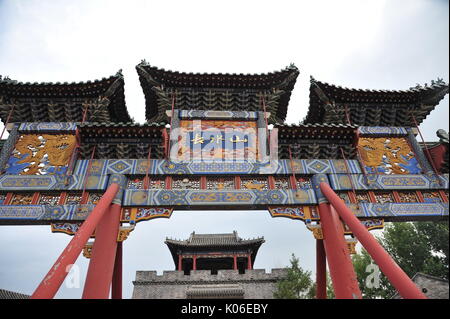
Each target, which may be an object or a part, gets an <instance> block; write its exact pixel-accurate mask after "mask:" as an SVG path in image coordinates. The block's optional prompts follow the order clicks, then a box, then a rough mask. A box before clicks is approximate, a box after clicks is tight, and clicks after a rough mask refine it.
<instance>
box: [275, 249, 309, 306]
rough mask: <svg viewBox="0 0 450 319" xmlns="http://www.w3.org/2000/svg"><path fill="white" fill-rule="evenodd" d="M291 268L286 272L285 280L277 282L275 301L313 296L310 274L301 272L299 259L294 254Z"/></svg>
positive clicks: (305, 271)
mask: <svg viewBox="0 0 450 319" xmlns="http://www.w3.org/2000/svg"><path fill="white" fill-rule="evenodd" d="M290 262H291V266H290V267H289V268H288V270H287V276H286V278H284V279H282V280H280V281H279V282H278V286H277V290H276V291H275V292H274V295H273V296H274V298H277V299H308V298H311V295H312V294H313V292H312V290H313V281H312V280H311V272H310V271H307V270H303V269H302V268H301V267H300V265H299V259H298V258H297V257H295V255H294V254H292V256H291V260H290Z"/></svg>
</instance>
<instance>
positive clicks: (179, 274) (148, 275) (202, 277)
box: [133, 268, 287, 285]
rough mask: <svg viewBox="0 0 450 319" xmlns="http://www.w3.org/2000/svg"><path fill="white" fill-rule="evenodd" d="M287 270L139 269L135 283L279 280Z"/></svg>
mask: <svg viewBox="0 0 450 319" xmlns="http://www.w3.org/2000/svg"><path fill="white" fill-rule="evenodd" d="M286 274H287V270H286V269H283V268H276V269H272V270H271V272H268V273H266V270H265V269H251V270H249V269H246V270H245V273H244V274H239V271H238V270H233V269H226V270H219V271H218V272H217V275H213V274H211V270H192V271H191V274H190V275H185V274H184V272H183V271H164V272H163V274H162V275H158V274H157V272H156V271H137V272H136V280H135V281H134V282H133V283H134V284H135V285H136V284H138V285H151V284H161V283H165V284H170V283H176V284H179V283H181V282H185V283H199V282H205V283H208V282H243V281H278V280H280V279H282V278H283V277H285V276H286Z"/></svg>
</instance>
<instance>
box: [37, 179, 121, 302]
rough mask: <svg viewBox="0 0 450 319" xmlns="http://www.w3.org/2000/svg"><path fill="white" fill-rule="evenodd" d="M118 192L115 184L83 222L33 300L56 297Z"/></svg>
mask: <svg viewBox="0 0 450 319" xmlns="http://www.w3.org/2000/svg"><path fill="white" fill-rule="evenodd" d="M118 190H119V185H118V184H115V183H114V184H111V185H110V186H109V187H108V189H107V190H106V192H105V194H104V195H103V196H102V198H101V199H100V201H99V202H98V204H97V206H95V208H94V209H93V211H92V212H91V214H90V215H89V217H88V218H87V219H86V220H85V221H84V222H83V224H82V225H81V227H80V228H79V229H78V231H77V232H76V234H75V236H74V237H73V238H72V240H71V241H70V243H69V244H68V245H67V247H66V248H65V249H64V251H63V252H62V253H61V255H60V256H59V258H58V259H57V260H56V262H55V264H54V265H53V266H52V268H50V271H49V272H48V273H47V275H46V276H45V277H44V279H43V280H42V282H41V283H40V285H39V286H38V287H37V289H36V290H35V291H34V293H33V295H32V296H31V299H51V298H53V297H54V296H55V294H56V293H57V292H58V289H59V287H60V286H61V284H62V283H63V281H64V279H65V278H66V276H67V273H68V272H69V269H68V267H71V266H72V265H73V264H74V263H75V261H76V260H77V258H78V256H79V255H80V253H81V251H82V250H83V248H84V245H86V242H87V241H88V240H89V237H90V236H91V235H92V233H93V232H94V229H95V227H96V226H97V224H98V223H99V221H100V220H101V219H102V217H103V215H104V214H105V212H106V210H107V209H108V207H109V206H110V203H111V202H112V200H113V199H114V197H115V196H116V194H117V192H118Z"/></svg>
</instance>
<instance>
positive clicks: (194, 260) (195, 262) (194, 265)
mask: <svg viewBox="0 0 450 319" xmlns="http://www.w3.org/2000/svg"><path fill="white" fill-rule="evenodd" d="M192 270H197V256H195V255H194V257H193V258H192Z"/></svg>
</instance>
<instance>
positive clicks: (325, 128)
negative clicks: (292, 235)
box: [0, 61, 449, 298]
mask: <svg viewBox="0 0 450 319" xmlns="http://www.w3.org/2000/svg"><path fill="white" fill-rule="evenodd" d="M136 69H137V72H138V74H139V79H140V82H141V86H142V89H143V91H144V94H145V99H146V101H145V104H146V120H147V121H146V122H145V123H144V124H138V123H136V122H133V120H132V119H131V118H130V116H129V114H128V111H127V108H126V105H125V97H124V80H123V75H122V74H121V72H118V73H117V74H116V75H114V76H111V77H109V78H104V79H102V80H98V81H93V82H90V81H89V82H83V83H62V84H61V83H21V82H17V81H13V80H10V79H8V78H6V79H1V78H0V116H1V119H2V121H3V122H4V123H5V126H6V129H7V130H8V132H9V136H8V138H7V139H6V140H4V141H2V144H1V147H2V148H1V153H0V170H1V172H0V173H1V174H0V224H2V225H24V224H26V225H42V224H49V225H51V230H52V231H53V232H64V233H67V234H70V235H74V237H73V239H72V240H71V242H70V243H69V245H68V246H67V248H66V249H65V250H64V251H63V252H62V253H61V255H60V257H59V259H58V260H57V261H56V263H55V265H54V266H53V267H52V268H51V269H50V271H49V272H48V274H47V275H46V276H45V277H44V279H43V280H42V282H41V284H40V285H39V287H37V289H36V291H35V293H34V294H33V296H32V297H33V298H52V297H53V296H54V295H55V294H56V292H57V290H58V288H59V286H60V284H61V283H62V282H63V280H64V277H65V276H66V274H67V269H68V267H69V268H70V266H71V265H72V264H73V263H74V262H75V260H76V259H77V258H78V256H79V254H80V253H81V252H83V254H84V256H86V257H88V258H91V260H90V264H89V269H88V273H87V277H86V284H85V287H84V292H83V296H82V297H83V298H108V297H109V294H110V290H111V287H112V297H113V298H121V285H122V282H121V280H122V279H121V271H122V270H121V266H122V265H121V263H122V241H123V240H125V239H126V238H127V236H128V235H129V234H130V232H131V231H133V229H134V227H136V224H137V223H139V222H140V221H145V220H150V219H153V218H161V217H164V218H169V217H170V216H171V214H172V212H173V210H174V209H175V210H190V209H195V210H216V209H223V208H227V209H230V210H232V209H239V210H261V209H263V210H267V211H269V212H270V214H271V216H272V217H287V218H291V219H293V220H297V221H303V222H304V224H305V225H306V227H307V228H308V229H309V230H311V231H312V234H313V235H314V237H315V238H316V242H317V287H318V289H317V298H326V291H325V289H326V288H325V287H326V285H325V272H326V263H327V262H328V267H329V269H330V274H331V277H332V282H333V288H334V290H335V293H336V296H337V298H361V293H360V291H359V288H358V284H357V280H356V275H355V272H354V270H353V267H352V264H351V259H350V254H351V253H354V250H355V244H356V243H357V241H358V240H359V241H360V242H361V244H362V245H363V246H364V247H365V248H366V250H367V251H368V252H369V253H370V255H371V256H372V257H373V258H374V260H375V262H376V263H377V264H378V265H379V266H380V268H381V270H382V271H383V272H384V273H385V274H386V276H387V277H388V279H389V280H391V282H392V284H393V285H394V286H395V287H396V289H397V290H398V291H399V292H400V294H401V295H402V296H403V297H405V298H423V297H424V295H423V294H422V293H421V292H420V291H419V290H418V289H417V288H416V287H415V285H414V284H413V283H412V281H411V280H410V279H409V278H408V277H407V276H406V275H405V274H404V272H403V271H402V270H401V269H400V268H399V267H398V266H397V265H396V264H395V262H394V261H393V260H392V258H391V257H390V256H389V255H388V254H387V253H386V252H385V251H384V250H383V249H382V247H381V246H379V245H378V243H377V242H376V240H374V238H373V237H372V235H371V234H370V233H369V232H368V230H371V229H380V228H383V225H384V222H386V221H389V222H395V221H413V220H427V221H430V220H431V221H438V220H448V216H449V204H448V184H449V176H448V135H447V134H446V133H445V132H443V131H441V130H440V131H438V136H439V137H440V141H439V142H436V143H425V142H424V141H423V140H422V139H421V138H420V137H421V132H420V131H419V129H418V125H419V124H420V123H421V122H422V121H423V120H424V119H425V118H426V116H427V115H428V114H430V112H431V111H432V110H433V109H434V108H435V107H436V105H437V104H438V103H439V102H440V100H442V99H443V98H444V97H445V95H446V94H447V93H448V84H446V83H443V82H442V81H437V82H432V85H429V86H424V87H420V86H418V87H415V88H411V89H409V90H405V91H384V90H383V91H374V90H360V89H348V88H342V87H339V86H334V85H331V84H328V83H324V82H320V81H317V80H315V79H313V78H311V85H310V104H309V109H308V113H307V115H306V117H305V119H304V120H303V121H302V122H301V123H300V124H295V125H291V124H286V123H285V119H286V114H287V110H288V102H289V99H290V95H291V92H292V90H293V88H294V85H295V82H296V79H297V77H298V75H299V71H298V69H297V68H296V67H295V66H294V65H291V66H289V67H287V68H286V69H284V70H281V71H278V72H273V73H267V74H253V75H252V74H247V75H243V74H193V73H180V72H172V71H165V70H163V69H158V68H156V67H153V66H150V65H149V64H148V63H146V62H145V61H142V62H141V63H140V64H138V65H137V67H136ZM293 107H294V108H300V107H302V106H299V105H295V106H293ZM89 238H94V240H93V242H91V241H88V240H89Z"/></svg>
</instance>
